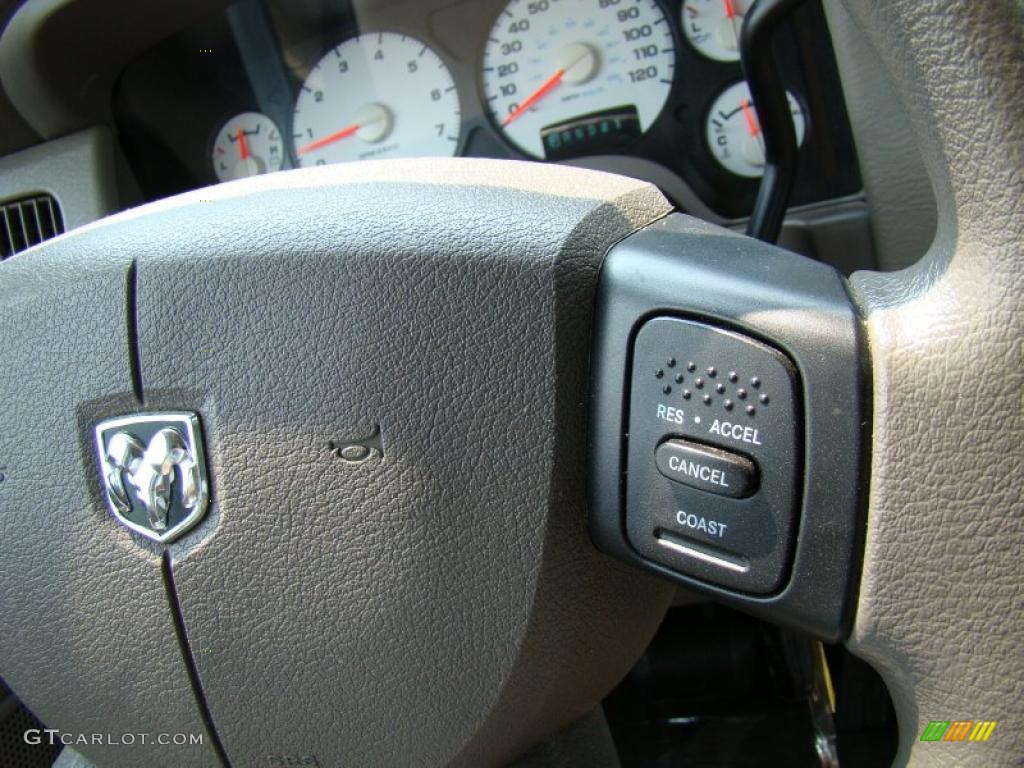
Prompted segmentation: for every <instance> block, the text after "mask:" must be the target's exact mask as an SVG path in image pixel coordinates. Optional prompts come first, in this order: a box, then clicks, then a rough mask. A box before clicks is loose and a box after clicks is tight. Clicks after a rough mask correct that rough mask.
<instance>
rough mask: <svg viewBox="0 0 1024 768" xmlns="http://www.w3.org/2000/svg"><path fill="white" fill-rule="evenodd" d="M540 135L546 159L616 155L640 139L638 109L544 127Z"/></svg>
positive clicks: (623, 109) (581, 118) (623, 108)
mask: <svg viewBox="0 0 1024 768" xmlns="http://www.w3.org/2000/svg"><path fill="white" fill-rule="evenodd" d="M540 135H541V142H542V143H543V145H544V159H545V160H565V159H567V158H570V157H579V156H581V155H600V154H603V153H606V152H614V151H615V150H617V149H620V148H621V147H624V146H626V145H628V144H629V143H630V142H631V141H633V139H635V138H636V137H637V136H639V135H640V120H639V118H637V116H636V108H635V107H619V108H617V109H609V110H607V111H605V112H595V113H594V114H592V115H580V116H579V117H575V118H573V119H572V120H569V121H568V122H565V123H556V124H555V125H547V126H544V127H543V128H541V131H540Z"/></svg>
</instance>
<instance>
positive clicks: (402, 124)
mask: <svg viewBox="0 0 1024 768" xmlns="http://www.w3.org/2000/svg"><path fill="white" fill-rule="evenodd" d="M459 115H460V113H459V95H458V93H457V92H456V90H455V82H454V81H453V80H452V76H451V73H450V72H449V71H448V67H447V66H445V63H444V61H442V60H441V57H440V56H438V55H437V54H436V53H435V52H434V51H433V50H431V49H430V47H428V46H427V45H424V44H423V43H421V42H420V41H419V40H416V39H415V38H412V37H408V36H406V35H401V34H398V33H395V32H374V33H368V34H363V35H360V36H359V37H354V38H352V39H350V40H346V41H345V42H344V43H342V44H341V45H339V46H338V47H336V48H335V49H334V50H332V51H329V52H328V53H327V55H326V56H324V57H323V58H322V59H320V61H319V62H318V63H317V65H316V66H315V67H313V69H312V70H311V71H310V73H309V75H308V76H307V77H306V82H305V83H303V85H302V90H301V92H300V93H299V97H298V99H297V100H296V102H295V113H294V116H293V119H292V138H293V140H294V142H295V157H296V160H297V161H298V163H299V165H313V164H316V165H323V164H326V163H340V162H345V161H348V160H364V159H368V158H380V157H419V156H444V157H450V156H451V155H454V154H455V150H456V148H457V146H458V141H459V128H460V116H459Z"/></svg>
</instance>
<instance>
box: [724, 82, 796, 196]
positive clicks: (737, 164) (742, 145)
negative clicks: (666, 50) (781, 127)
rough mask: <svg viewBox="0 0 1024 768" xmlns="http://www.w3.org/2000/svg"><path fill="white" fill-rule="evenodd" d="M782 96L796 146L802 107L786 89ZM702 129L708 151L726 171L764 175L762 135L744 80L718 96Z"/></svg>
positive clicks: (740, 174) (747, 174) (752, 177)
mask: <svg viewBox="0 0 1024 768" xmlns="http://www.w3.org/2000/svg"><path fill="white" fill-rule="evenodd" d="M786 98H788V99H789V110H790V112H791V113H792V114H793V128H794V129H795V130H796V143H797V145H798V146H799V145H801V144H803V143H804V132H805V130H806V119H805V118H804V110H803V108H802V107H801V106H800V102H799V101H797V99H796V97H795V96H794V95H793V94H792V92H790V91H786ZM705 132H706V135H707V141H708V147H710V149H711V154H713V155H714V156H715V159H716V160H717V161H718V162H719V163H720V164H721V166H722V167H723V168H725V169H726V170H727V171H729V172H731V173H734V174H736V175H737V176H744V177H746V178H748V179H756V178H758V177H759V176H762V175H763V174H764V162H765V157H764V136H762V135H761V124H760V122H759V121H758V119H757V113H756V112H755V111H754V105H753V103H752V102H751V100H750V88H749V87H748V86H747V83H746V81H743V80H741V81H740V82H738V83H734V84H733V85H731V86H729V87H728V88H726V89H725V90H724V91H722V93H720V94H719V95H718V98H716V99H715V101H714V103H713V104H712V105H711V111H710V112H709V113H708V120H707V126H706V128H705Z"/></svg>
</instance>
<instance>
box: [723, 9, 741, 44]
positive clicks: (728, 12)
mask: <svg viewBox="0 0 1024 768" xmlns="http://www.w3.org/2000/svg"><path fill="white" fill-rule="evenodd" d="M722 2H724V3H725V18H726V19H728V20H729V28H730V29H731V30H732V37H733V42H735V43H736V47H737V48H739V47H740V31H739V29H738V28H737V27H736V19H737V18H738V17H739V14H738V13H736V6H735V5H733V0H722Z"/></svg>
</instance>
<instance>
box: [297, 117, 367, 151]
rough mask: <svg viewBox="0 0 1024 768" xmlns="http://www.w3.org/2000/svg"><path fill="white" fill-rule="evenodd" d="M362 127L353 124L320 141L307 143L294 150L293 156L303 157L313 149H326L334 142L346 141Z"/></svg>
mask: <svg viewBox="0 0 1024 768" xmlns="http://www.w3.org/2000/svg"><path fill="white" fill-rule="evenodd" d="M362 127H363V126H361V125H360V124H359V123H353V124H352V125H349V126H346V127H345V128H342V129H341V130H340V131H335V132H334V133H332V134H330V135H328V136H324V137H323V138H322V139H317V140H316V141H311V142H309V144H303V145H302V146H301V147H297V148H296V149H295V154H297V155H304V154H306V153H307V152H312V151H313V150H315V149H320V148H321V147H326V146H327V145H328V144H333V143H334V142H336V141H341V140H342V139H347V138H348V137H349V136H351V135H352V134H354V133H355V132H356V131H358V130H359V129H360V128H362Z"/></svg>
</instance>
